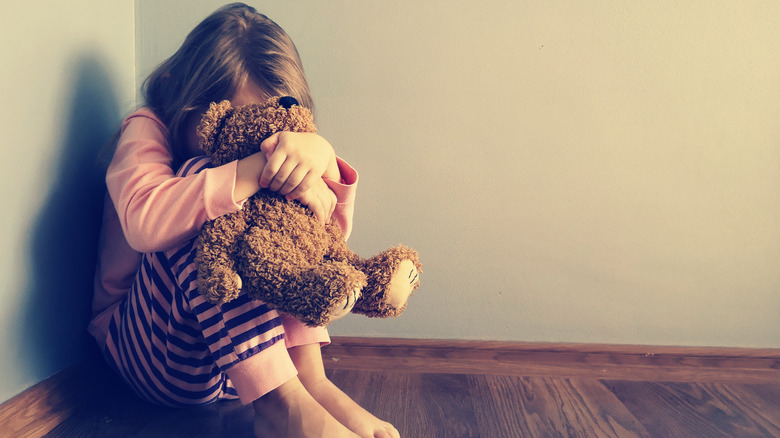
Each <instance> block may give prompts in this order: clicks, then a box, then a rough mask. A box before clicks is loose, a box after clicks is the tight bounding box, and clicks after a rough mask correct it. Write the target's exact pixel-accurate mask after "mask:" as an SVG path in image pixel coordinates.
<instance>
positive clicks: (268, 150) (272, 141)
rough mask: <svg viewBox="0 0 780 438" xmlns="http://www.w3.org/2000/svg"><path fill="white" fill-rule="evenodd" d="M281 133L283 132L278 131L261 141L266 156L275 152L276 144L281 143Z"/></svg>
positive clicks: (261, 148)
mask: <svg viewBox="0 0 780 438" xmlns="http://www.w3.org/2000/svg"><path fill="white" fill-rule="evenodd" d="M281 134H282V133H281V132H277V133H275V134H273V135H271V136H270V137H268V138H266V139H265V140H263V142H262V143H260V150H261V151H263V152H265V156H266V158H267V157H270V156H271V154H273V153H274V151H275V150H276V146H277V145H278V144H279V136H281Z"/></svg>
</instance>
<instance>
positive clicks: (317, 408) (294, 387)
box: [252, 377, 373, 438]
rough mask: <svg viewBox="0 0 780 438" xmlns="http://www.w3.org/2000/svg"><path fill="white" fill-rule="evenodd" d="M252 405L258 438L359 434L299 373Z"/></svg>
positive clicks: (297, 437) (305, 437) (304, 437)
mask: <svg viewBox="0 0 780 438" xmlns="http://www.w3.org/2000/svg"><path fill="white" fill-rule="evenodd" d="M252 406H253V407H254V409H255V420H254V430H255V436H256V437H257V438H271V437H273V438H285V437H287V438H307V437H356V436H357V435H355V434H354V433H352V432H350V430H349V429H347V428H346V427H344V426H343V425H342V424H341V423H339V422H338V421H337V420H336V419H335V418H333V416H332V415H330V414H329V413H328V411H327V410H325V408H323V407H322V406H321V405H320V404H319V403H317V401H316V400H314V398H313V397H312V396H311V395H310V394H309V393H308V392H307V391H306V389H305V388H304V387H303V385H302V384H301V381H300V380H299V379H298V378H297V377H295V378H293V379H291V380H288V381H287V382H285V383H283V384H282V385H281V386H279V387H278V388H276V389H274V390H273V391H271V392H269V393H268V394H266V395H264V396H262V397H260V398H259V399H257V400H255V401H254V402H252ZM372 436H373V435H372Z"/></svg>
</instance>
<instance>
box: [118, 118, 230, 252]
mask: <svg viewBox="0 0 780 438" xmlns="http://www.w3.org/2000/svg"><path fill="white" fill-rule="evenodd" d="M172 162H173V154H172V152H171V149H170V145H169V144H168V141H167V130H166V128H165V126H163V124H162V122H160V120H159V119H158V118H157V117H155V115H154V114H153V113H151V112H150V111H149V110H145V109H141V110H139V111H137V112H136V113H135V114H133V115H131V116H130V117H128V118H127V119H126V120H125V122H124V123H123V124H122V134H121V136H120V139H119V142H118V143H117V148H116V152H115V153H114V158H113V160H112V161H111V165H110V166H109V168H108V172H107V174H106V185H107V187H108V192H109V194H110V195H111V199H112V200H113V202H114V207H115V208H116V211H117V214H118V217H119V223H120V224H121V225H122V230H123V231H124V234H125V237H126V238H127V242H128V243H129V244H130V246H131V247H132V248H133V249H135V250H136V251H138V252H151V251H161V250H166V249H169V248H171V247H174V246H177V245H180V244H182V243H184V242H186V241H187V240H189V239H191V238H192V237H194V236H195V235H196V234H197V233H198V231H200V228H201V226H203V224H204V223H205V222H206V221H207V220H211V219H215V218H217V217H219V216H221V215H223V214H226V213H232V212H234V211H238V210H240V209H241V205H239V204H237V203H235V202H234V201H233V187H234V184H235V179H236V162H231V163H228V164H225V165H224V166H220V167H215V168H213V169H207V170H205V171H203V172H201V173H199V174H197V175H192V176H188V177H186V178H180V177H175V176H174V169H172V168H171V165H172Z"/></svg>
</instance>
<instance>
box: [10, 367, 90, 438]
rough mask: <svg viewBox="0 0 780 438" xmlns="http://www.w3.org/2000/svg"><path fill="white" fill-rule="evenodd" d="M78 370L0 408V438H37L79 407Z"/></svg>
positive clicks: (80, 371) (80, 377)
mask: <svg viewBox="0 0 780 438" xmlns="http://www.w3.org/2000/svg"><path fill="white" fill-rule="evenodd" d="M83 379H84V371H83V369H82V368H81V367H77V366H76V367H71V368H68V369H66V370H64V371H62V372H60V373H58V374H56V375H54V376H52V377H50V378H48V379H46V380H44V381H42V382H40V383H38V384H37V385H35V386H33V387H31V388H30V389H28V390H26V391H24V392H22V393H21V394H19V395H17V396H16V397H14V398H12V399H10V400H8V401H7V402H5V403H3V404H2V405H0V436H7V437H24V438H39V437H42V436H44V435H46V434H47V433H48V432H49V431H51V430H52V429H54V428H55V427H57V425H59V424H60V423H62V422H63V421H64V420H65V419H67V418H68V417H70V416H71V415H72V414H73V413H74V412H75V411H76V410H77V409H79V407H80V406H81V405H82V404H83V399H82V397H81V396H80V395H79V389H78V386H79V382H81V381H82V380H83Z"/></svg>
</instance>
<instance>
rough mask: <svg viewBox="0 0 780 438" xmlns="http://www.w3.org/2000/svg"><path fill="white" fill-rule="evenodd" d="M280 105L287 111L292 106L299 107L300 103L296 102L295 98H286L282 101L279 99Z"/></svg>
mask: <svg viewBox="0 0 780 438" xmlns="http://www.w3.org/2000/svg"><path fill="white" fill-rule="evenodd" d="M279 105H281V106H283V107H285V108H287V109H290V107H291V106H293V105H298V101H297V100H295V98H294V97H292V96H284V97H282V98H281V99H279Z"/></svg>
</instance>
